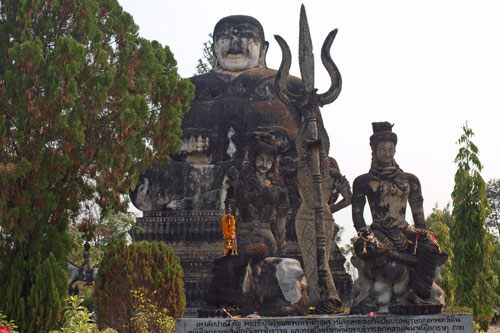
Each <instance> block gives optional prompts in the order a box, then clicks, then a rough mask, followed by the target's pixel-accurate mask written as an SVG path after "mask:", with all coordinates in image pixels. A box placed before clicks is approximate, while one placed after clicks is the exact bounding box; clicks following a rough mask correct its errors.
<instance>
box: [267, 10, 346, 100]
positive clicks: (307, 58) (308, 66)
mask: <svg viewBox="0 0 500 333" xmlns="http://www.w3.org/2000/svg"><path fill="white" fill-rule="evenodd" d="M336 35H337V29H335V30H333V31H331V32H330V33H329V34H328V36H327V37H326V39H325V42H324V43H323V47H322V48H321V61H322V62H323V65H324V66H325V68H326V70H327V72H328V74H329V75H330V79H331V85H330V88H329V89H328V91H326V92H325V93H323V94H317V93H316V89H315V88H314V55H313V52H312V41H311V34H310V32H309V25H308V23H307V16H306V10H305V7H304V5H302V6H301V7H300V27H299V66H300V74H301V76H302V84H303V85H304V89H305V92H304V93H303V94H302V95H300V96H298V95H295V94H292V93H291V92H290V91H289V90H288V88H287V86H286V79H287V77H288V74H289V71H290V66H291V63H292V56H291V53H290V48H289V47H288V44H287V43H286V42H285V40H284V39H283V38H282V37H281V36H279V35H274V38H275V39H276V41H277V42H278V44H279V46H280V47H281V52H282V53H283V58H282V60H281V65H280V68H279V70H278V73H277V74H276V80H275V82H276V93H277V94H278V97H279V98H280V99H281V100H282V101H283V102H284V103H286V104H288V105H293V106H296V107H299V108H301V107H303V106H305V105H306V104H308V103H313V104H314V105H317V106H324V105H326V104H330V103H332V102H333V101H335V100H336V99H337V97H338V96H339V94H340V90H341V89H342V77H341V76H340V72H339V70H338V68H337V66H336V65H335V63H334V62H333V60H332V57H331V56H330V48H331V46H332V43H333V40H334V39H335V36H336Z"/></svg>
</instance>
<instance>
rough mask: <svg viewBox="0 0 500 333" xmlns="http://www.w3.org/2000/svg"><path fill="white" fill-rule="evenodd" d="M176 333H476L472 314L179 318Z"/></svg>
mask: <svg viewBox="0 0 500 333" xmlns="http://www.w3.org/2000/svg"><path fill="white" fill-rule="evenodd" d="M176 332H177V333H218V332H233V333H247V332H248V333H259V332H262V333H264V332H266V333H273V332H274V333H309V332H313V333H323V332H324V333H357V332H360V333H361V332H366V333H369V332H419V333H421V332H470V333H472V332H473V329H472V314H470V313H454V314H450V313H443V314H438V315H425V316H399V315H393V314H387V315H386V314H384V315H375V316H347V315H329V316H306V317H263V318H239V319H229V318H180V319H177V320H176Z"/></svg>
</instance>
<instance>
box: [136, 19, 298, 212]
mask: <svg viewBox="0 0 500 333" xmlns="http://www.w3.org/2000/svg"><path fill="white" fill-rule="evenodd" d="M213 38H214V42H213V54H214V56H215V66H214V68H213V69H212V70H211V71H210V72H208V73H206V74H202V75H198V76H195V77H193V78H191V81H192V83H193V84H194V85H195V87H196V90H195V98H194V100H193V101H192V102H191V108H190V111H189V112H188V113H187V114H186V115H185V116H184V119H183V122H182V129H183V136H182V140H183V147H182V152H181V154H179V155H176V156H172V161H171V163H170V164H169V165H168V166H165V165H154V166H153V168H152V169H150V170H148V171H147V172H146V173H145V174H144V175H142V176H141V179H140V184H139V186H138V187H137V189H136V190H135V191H134V192H132V193H131V199H132V202H133V203H134V205H135V206H136V207H137V208H139V209H140V210H142V211H149V210H176V209H189V210H214V209H219V210H224V209H225V201H226V200H225V197H226V193H227V188H228V186H229V182H230V180H229V176H228V172H229V170H230V169H231V168H232V167H237V168H240V167H241V165H242V162H243V161H244V160H246V159H247V157H248V151H247V149H246V147H247V146H249V142H248V138H249V136H250V135H249V134H250V133H253V132H255V131H261V132H266V133H269V134H271V135H272V136H273V137H274V140H275V142H276V145H277V153H278V156H279V160H294V159H296V155H297V154H296V150H295V141H294V140H295V137H296V136H297V133H298V128H299V126H300V123H301V116H300V114H299V112H298V111H297V110H296V109H295V108H294V107H291V106H287V105H285V104H284V103H283V102H281V101H280V100H279V98H278V97H277V95H276V91H275V85H274V80H275V76H276V71H275V70H272V69H269V68H267V67H266V63H265V58H266V53H267V49H268V42H267V41H266V40H265V36H264V30H263V28H262V26H261V24H260V23H259V21H257V20H256V19H255V18H253V17H250V16H242V15H235V16H228V17H225V18H223V19H221V20H220V21H219V22H218V23H217V24H216V26H215V29H214V32H213ZM287 85H288V89H289V90H290V91H292V92H294V93H297V94H298V93H299V91H300V90H301V89H302V85H301V82H300V81H299V80H298V79H297V78H294V77H290V78H289V80H288V82H287ZM287 158H288V159H287ZM292 187H293V184H292ZM292 190H294V191H295V192H296V188H295V189H292Z"/></svg>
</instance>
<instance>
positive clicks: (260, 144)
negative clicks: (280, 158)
mask: <svg viewBox="0 0 500 333" xmlns="http://www.w3.org/2000/svg"><path fill="white" fill-rule="evenodd" d="M249 142H250V145H249V147H248V151H249V152H250V158H251V159H255V158H256V157H257V156H258V155H259V154H262V153H265V154H269V155H270V156H273V158H276V156H277V155H278V146H277V145H276V140H275V139H274V137H273V136H272V135H271V134H269V133H267V132H253V133H252V134H251V136H250V140H249Z"/></svg>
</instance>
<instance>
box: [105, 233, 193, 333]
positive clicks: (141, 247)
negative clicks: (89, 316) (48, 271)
mask: <svg viewBox="0 0 500 333" xmlns="http://www.w3.org/2000/svg"><path fill="white" fill-rule="evenodd" d="M182 276H183V271H182V267H181V265H180V261H179V258H178V257H177V256H175V255H174V252H173V251H172V249H170V248H169V247H167V246H166V245H165V244H163V243H161V242H140V243H133V244H131V245H128V246H127V244H126V242H125V240H116V241H113V242H111V243H110V244H109V245H108V248H107V250H106V253H105V254H104V258H103V260H102V262H101V267H100V268H99V274H98V276H97V281H96V285H95V292H96V297H97V309H98V323H99V326H100V327H113V328H115V329H118V330H121V329H123V328H124V327H128V326H129V324H130V319H131V318H134V317H136V315H137V313H138V312H139V313H140V312H141V311H140V309H139V308H138V305H137V304H138V303H137V300H136V299H135V297H134V294H133V293H131V291H133V290H140V292H142V293H143V296H142V297H144V298H145V299H149V300H152V301H153V302H154V305H155V306H156V307H157V309H166V310H167V312H168V315H169V316H171V317H173V318H178V317H181V316H182V315H183V314H184V309H185V307H186V297H185V295H184V283H183V281H182Z"/></svg>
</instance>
